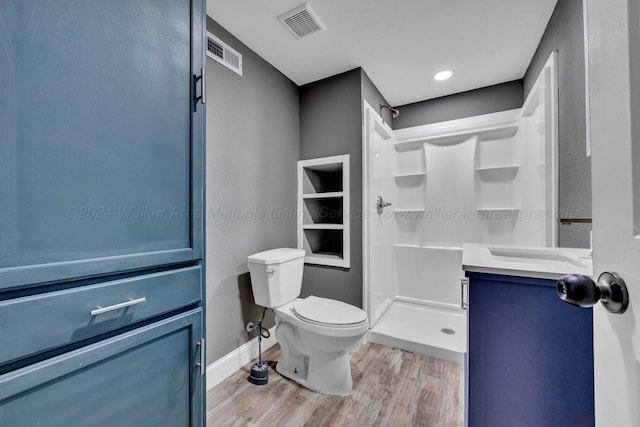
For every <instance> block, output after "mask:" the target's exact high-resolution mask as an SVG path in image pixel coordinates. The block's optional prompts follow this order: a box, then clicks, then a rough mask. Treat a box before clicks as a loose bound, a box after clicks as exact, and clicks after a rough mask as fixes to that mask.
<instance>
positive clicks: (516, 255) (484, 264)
mask: <svg viewBox="0 0 640 427" xmlns="http://www.w3.org/2000/svg"><path fill="white" fill-rule="evenodd" d="M462 268H463V270H465V271H469V272H476V273H489V274H503V275H509V276H517V277H535V278H541V279H553V280H556V279H559V278H560V277H562V276H564V275H565V274H584V275H586V276H592V275H593V265H592V261H591V254H590V251H589V249H575V248H547V247H531V246H504V245H486V244H474V243H465V244H464V245H463V247H462Z"/></svg>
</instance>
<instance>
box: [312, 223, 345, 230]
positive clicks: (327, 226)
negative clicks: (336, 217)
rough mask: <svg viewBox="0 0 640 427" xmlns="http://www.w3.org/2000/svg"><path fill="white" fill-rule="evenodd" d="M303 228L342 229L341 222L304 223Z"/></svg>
mask: <svg viewBox="0 0 640 427" xmlns="http://www.w3.org/2000/svg"><path fill="white" fill-rule="evenodd" d="M302 228H303V229H305V230H344V225H343V224H305V225H303V226H302Z"/></svg>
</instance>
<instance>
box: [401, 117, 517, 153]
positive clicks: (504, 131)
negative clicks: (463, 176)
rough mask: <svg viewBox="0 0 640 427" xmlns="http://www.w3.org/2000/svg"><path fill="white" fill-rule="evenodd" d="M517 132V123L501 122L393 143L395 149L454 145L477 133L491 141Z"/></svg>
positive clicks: (479, 137) (479, 136) (483, 138)
mask: <svg viewBox="0 0 640 427" xmlns="http://www.w3.org/2000/svg"><path fill="white" fill-rule="evenodd" d="M517 132H518V125H517V124H515V123H508V124H501V125H495V126H488V127H484V128H480V129H478V128H474V129H469V130H464V131H461V132H453V133H451V132H449V133H446V134H440V135H434V136H428V137H422V138H411V139H406V140H404V141H398V142H396V143H395V144H394V147H395V148H396V149H397V150H400V151H404V150H413V149H417V148H420V147H421V146H422V144H424V143H430V144H433V145H454V144H459V143H461V142H463V141H465V140H466V139H468V138H471V137H472V136H475V135H477V136H478V140H480V141H492V140H500V139H508V138H512V137H513V136H514V135H515V134H516V133H517Z"/></svg>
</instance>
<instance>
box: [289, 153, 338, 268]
mask: <svg viewBox="0 0 640 427" xmlns="http://www.w3.org/2000/svg"><path fill="white" fill-rule="evenodd" d="M298 212H299V213H301V214H299V215H298V219H297V223H298V226H297V229H298V233H297V235H298V248H300V249H304V250H305V252H306V256H305V262H306V263H308V264H319V265H327V266H332V267H342V268H349V267H350V245H349V234H350V233H349V230H350V227H349V222H350V221H349V155H348V154H347V155H343V156H332V157H324V158H319V159H309V160H300V161H298Z"/></svg>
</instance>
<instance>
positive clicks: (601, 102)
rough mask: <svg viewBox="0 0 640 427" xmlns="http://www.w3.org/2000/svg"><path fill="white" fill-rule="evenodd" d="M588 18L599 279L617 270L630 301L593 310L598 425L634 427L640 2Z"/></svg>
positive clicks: (639, 291) (617, 2)
mask: <svg viewBox="0 0 640 427" xmlns="http://www.w3.org/2000/svg"><path fill="white" fill-rule="evenodd" d="M587 13H588V31H587V35H588V43H589V50H588V59H589V62H588V66H589V100H590V109H591V114H590V135H591V156H592V157H591V165H592V185H593V264H594V270H593V271H594V278H597V277H598V276H599V275H600V274H601V273H602V272H604V271H614V272H617V273H618V274H619V275H620V276H622V278H623V279H624V280H625V282H626V285H627V287H628V291H629V297H630V303H629V308H628V309H627V311H626V312H625V313H623V314H611V313H609V312H607V311H606V310H605V309H604V308H603V307H602V306H601V305H600V304H598V305H597V306H595V307H594V353H595V356H594V361H595V402H596V405H595V413H596V425H597V426H602V427H605V426H620V427H627V426H628V427H631V426H634V427H635V426H638V425H640V405H638V402H640V312H639V311H640V262H639V260H640V231H639V230H638V218H639V217H640V215H639V214H638V209H639V206H640V203H639V202H638V200H639V198H640V192H639V190H638V188H640V187H639V184H640V182H639V181H638V177H640V175H639V172H638V171H639V170H640V164H639V161H640V156H639V155H638V152H639V150H640V30H639V27H640V14H639V6H638V2H637V0H611V1H607V2H602V1H598V0H588V1H587ZM611 70H615V77H614V78H612V75H611ZM634 176H635V178H636V179H634ZM634 202H635V203H634Z"/></svg>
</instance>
